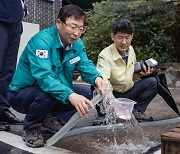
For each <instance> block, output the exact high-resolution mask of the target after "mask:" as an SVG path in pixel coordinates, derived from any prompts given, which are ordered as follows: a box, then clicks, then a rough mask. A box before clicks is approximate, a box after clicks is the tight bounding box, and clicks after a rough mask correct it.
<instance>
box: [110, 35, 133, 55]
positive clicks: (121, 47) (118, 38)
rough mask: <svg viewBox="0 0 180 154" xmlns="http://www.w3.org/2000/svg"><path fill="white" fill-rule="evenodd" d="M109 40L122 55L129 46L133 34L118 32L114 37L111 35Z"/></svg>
mask: <svg viewBox="0 0 180 154" xmlns="http://www.w3.org/2000/svg"><path fill="white" fill-rule="evenodd" d="M111 38H112V40H113V41H114V43H115V46H116V48H117V50H118V51H119V52H120V54H122V55H123V54H124V53H125V51H126V50H127V49H128V48H129V46H130V45H131V41H132V39H133V34H126V33H122V32H118V33H117V34H115V35H114V34H111Z"/></svg>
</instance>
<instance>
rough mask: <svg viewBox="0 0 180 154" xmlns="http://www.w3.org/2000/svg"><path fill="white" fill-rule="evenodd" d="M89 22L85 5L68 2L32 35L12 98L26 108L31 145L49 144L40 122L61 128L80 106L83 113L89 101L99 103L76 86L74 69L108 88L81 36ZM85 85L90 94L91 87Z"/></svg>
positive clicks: (21, 109) (101, 88)
mask: <svg viewBox="0 0 180 154" xmlns="http://www.w3.org/2000/svg"><path fill="white" fill-rule="evenodd" d="M84 22H85V13H84V12H83V10H82V9H81V8H79V7H78V6H76V5H66V6H64V7H63V8H62V9H61V10H60V12H59V15H58V18H57V21H56V25H54V26H52V27H50V28H47V29H44V30H42V31H40V32H39V33H37V34H36V35H35V36H33V37H32V38H31V39H30V41H29V42H28V44H27V46H26V47H25V49H24V51H23V53H22V55H21V57H20V60H19V63H18V66H17V69H16V72H15V74H14V77H13V80H12V82H11V84H10V86H9V89H10V93H9V95H8V99H9V103H10V105H11V106H12V107H13V108H14V109H15V110H17V111H18V112H21V113H24V114H26V117H25V119H24V134H23V140H24V141H25V142H26V145H27V146H30V147H41V146H44V140H43V137H42V134H41V132H40V131H39V130H40V126H41V124H42V125H43V126H44V127H46V128H49V129H51V130H53V131H57V130H58V129H60V128H61V127H62V121H65V122H66V121H67V120H68V119H69V118H70V117H71V116H72V115H73V113H75V111H77V112H78V113H79V114H80V116H83V115H86V114H87V113H88V107H91V108H94V106H93V104H92V102H91V101H90V100H89V99H87V98H86V97H84V96H82V95H80V94H78V93H76V91H74V88H73V84H72V80H73V75H74V71H75V70H76V71H78V72H79V73H80V74H81V76H82V78H83V80H84V81H86V82H87V83H89V84H91V85H93V86H96V87H97V88H98V89H99V91H100V93H101V94H102V95H103V94H104V81H103V80H102V78H101V75H100V73H99V72H98V71H97V70H96V68H95V66H94V64H93V63H92V61H90V60H88V58H87V55H86V52H85V50H84V45H83V42H82V40H81V39H80V36H81V34H82V33H84V31H85V29H84ZM81 91H83V94H84V95H86V96H88V94H87V93H85V92H86V88H83V90H81ZM87 92H89V91H87ZM47 117H48V118H49V119H51V120H50V121H48V120H47V119H48V118H47ZM56 117H58V118H56ZM52 119H53V120H52ZM60 119H61V121H60ZM46 120H47V123H46V122H44V121H46ZM52 125H53V126H52Z"/></svg>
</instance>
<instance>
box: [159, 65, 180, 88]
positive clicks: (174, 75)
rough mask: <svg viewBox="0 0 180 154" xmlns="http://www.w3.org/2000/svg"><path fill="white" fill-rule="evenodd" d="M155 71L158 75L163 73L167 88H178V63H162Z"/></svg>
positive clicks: (179, 83)
mask: <svg viewBox="0 0 180 154" xmlns="http://www.w3.org/2000/svg"><path fill="white" fill-rule="evenodd" d="M156 69H157V71H158V72H159V73H165V75H166V80H167V84H168V86H169V87H175V88H180V63H162V64H159V65H158V66H157V68H156Z"/></svg>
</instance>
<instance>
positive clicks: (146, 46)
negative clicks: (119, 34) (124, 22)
mask: <svg viewBox="0 0 180 154" xmlns="http://www.w3.org/2000/svg"><path fill="white" fill-rule="evenodd" d="M173 6H174V5H173V3H169V4H167V3H165V2H164V1H163V0H151V1H146V0H138V1H137V0H134V1H133V2H128V1H125V2H119V1H115V0H106V1H102V2H100V3H96V4H95V6H94V10H92V11H90V12H88V13H87V17H88V18H87V33H86V34H85V36H84V37H83V40H84V43H85V46H86V49H87V53H88V56H89V58H90V59H91V60H93V62H95V63H96V61H97V57H98V54H99V53H100V52H101V51H102V50H103V49H104V48H105V47H107V46H109V45H110V44H111V43H112V40H111V37H110V33H111V26H112V23H113V21H115V20H117V19H118V18H127V19H129V20H131V21H132V22H133V23H134V25H135V34H134V39H133V42H132V45H133V46H134V48H135V51H136V53H137V59H138V60H142V59H147V58H151V57H152V58H154V59H156V60H157V61H159V62H166V61H174V60H175V58H174V47H173V41H172V24H173V22H174V20H175V18H174V17H175V14H174V12H173Z"/></svg>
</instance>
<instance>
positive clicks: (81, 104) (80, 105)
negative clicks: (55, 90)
mask: <svg viewBox="0 0 180 154" xmlns="http://www.w3.org/2000/svg"><path fill="white" fill-rule="evenodd" d="M68 100H69V101H70V102H71V104H72V105H73V106H74V107H75V108H76V110H77V112H78V113H79V115H80V116H83V115H86V114H88V112H89V109H88V107H91V108H93V109H94V105H93V103H92V102H91V101H90V100H88V99H87V98H85V97H84V96H82V95H79V94H76V93H72V94H70V95H69V97H68Z"/></svg>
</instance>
